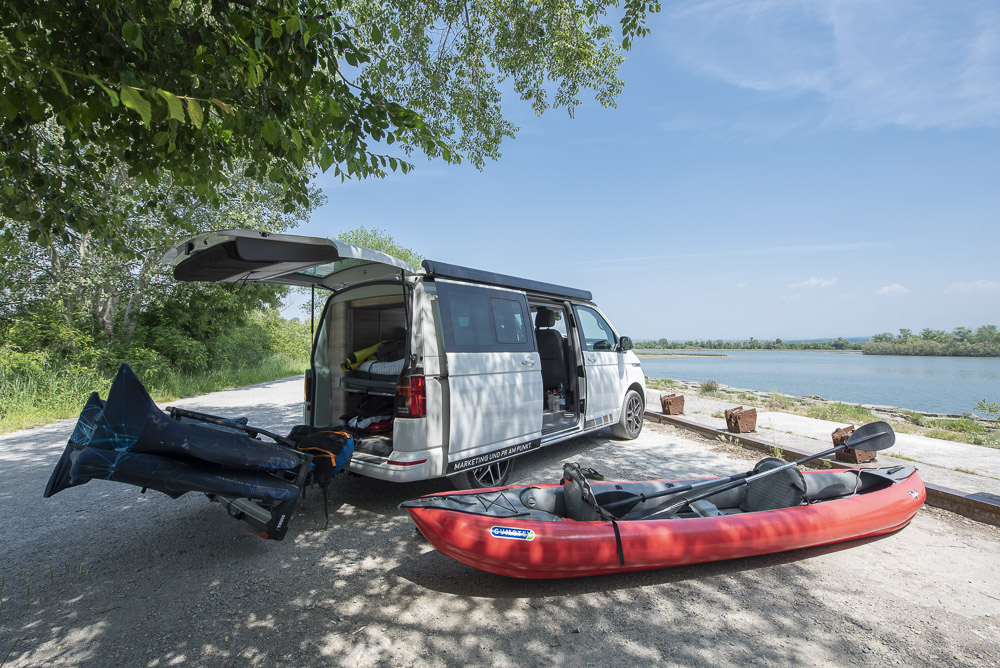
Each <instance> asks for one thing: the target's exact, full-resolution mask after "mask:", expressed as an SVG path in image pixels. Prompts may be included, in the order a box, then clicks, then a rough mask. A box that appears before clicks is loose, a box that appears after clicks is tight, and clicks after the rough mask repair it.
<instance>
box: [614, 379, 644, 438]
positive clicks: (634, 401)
mask: <svg viewBox="0 0 1000 668" xmlns="http://www.w3.org/2000/svg"><path fill="white" fill-rule="evenodd" d="M645 412H646V402H645V401H643V397H642V395H641V394H639V393H638V392H636V391H635V390H629V391H628V392H626V393H625V401H623V402H622V416H621V418H620V419H619V420H618V423H617V424H613V425H611V433H612V434H613V435H614V437H615V438H620V439H622V440H625V441H631V440H632V439H633V438H636V437H637V436H638V435H639V432H641V431H642V420H643V416H644V413H645Z"/></svg>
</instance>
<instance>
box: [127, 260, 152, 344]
mask: <svg viewBox="0 0 1000 668" xmlns="http://www.w3.org/2000/svg"><path fill="white" fill-rule="evenodd" d="M150 257H151V258H153V259H147V260H146V261H145V262H143V264H142V269H141V270H140V271H139V280H138V281H137V282H136V286H135V290H133V291H132V294H131V295H129V298H128V304H127V305H126V306H125V316H124V318H123V320H122V331H121V337H122V343H124V344H125V345H128V344H129V343H131V342H132V336H133V335H134V334H135V328H136V325H137V324H138V323H139V312H140V311H141V310H142V306H143V303H144V302H145V301H146V291H147V290H148V288H149V283H150V281H151V280H152V279H153V273H154V272H155V271H156V267H157V264H158V263H157V260H156V259H155V257H153V254H150Z"/></svg>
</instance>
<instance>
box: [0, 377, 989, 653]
mask: <svg viewBox="0 0 1000 668" xmlns="http://www.w3.org/2000/svg"><path fill="white" fill-rule="evenodd" d="M300 391H301V381H300V380H297V379H295V380H290V381H282V382H276V383H268V384H264V385H260V386H255V387H253V388H249V389H244V390H235V391H230V392H220V393H215V394H211V395H206V396H204V397H199V398H195V399H189V400H185V401H181V402H176V403H177V404H178V405H186V406H189V407H198V408H200V409H202V410H205V411H207V412H219V413H223V414H229V415H236V414H243V413H246V414H249V415H250V417H251V422H252V423H253V424H255V425H257V426H262V427H273V428H279V429H287V428H288V427H289V426H290V425H292V424H294V423H295V422H296V420H297V416H298V405H297V401H298V399H299V396H300ZM241 409H242V410H241ZM71 428H72V423H60V424H57V425H50V426H47V427H43V428H39V429H36V430H31V431H28V432H17V433H14V434H8V435H6V436H3V437H0V503H2V507H3V508H4V511H3V515H2V517H3V523H2V525H0V526H2V528H0V549H2V553H0V577H2V583H3V584H2V589H0V595H2V602H0V663H3V661H4V658H5V657H6V663H5V664H4V665H5V666H36V665H43V664H44V665H91V666H106V665H122V666H145V667H149V668H153V667H159V666H169V665H181V664H186V665H207V666H227V667H229V666H233V667H235V666H257V665H259V666H265V665H274V664H278V663H288V664H290V665H295V666H299V665H301V666H313V665H316V666H350V667H351V668H357V667H360V666H371V665H379V666H383V665H384V666H395V665H439V664H440V665H453V666H458V665H462V666H465V665H472V666H477V665H482V666H487V665H489V666H493V665H496V666H529V665H553V664H554V665H567V664H572V665H606V664H610V663H612V662H614V663H619V664H625V665H664V664H666V665H699V666H700V665H704V666H718V665H727V664H738V665H740V664H748V665H749V664H753V665H762V664H763V665H789V664H803V663H806V664H811V665H830V666H841V665H845V664H858V665H873V666H874V665H879V666H881V665H886V664H890V665H891V664H898V665H928V666H931V665H933V666H947V665H982V666H988V665H992V666H996V665H1000V628H998V627H1000V624H998V621H1000V575H998V573H997V568H996V565H997V564H998V563H1000V530H997V529H995V528H993V527H988V526H984V525H979V524H975V523H972V522H968V521H965V520H962V519H960V518H956V517H955V516H953V515H950V514H948V513H945V512H941V511H935V510H927V509H925V510H922V511H920V513H918V515H917V517H916V518H915V520H914V521H913V523H912V524H911V525H910V526H909V527H907V528H906V529H904V530H902V531H900V532H898V533H896V534H894V535H891V536H888V537H884V538H881V539H876V540H869V541H862V542H860V543H852V544H849V546H848V547H846V548H845V547H843V546H841V547H835V548H819V549H812V550H804V551H799V552H795V553H790V554H782V555H773V556H768V557H757V558H752V559H741V560H736V561H730V562H724V563H719V564H711V565H704V566H692V567H685V568H676V569H671V570H664V571H655V572H645V573H637V574H630V575H620V576H606V577H598V578H587V579H581V580H568V581H550V582H528V581H518V580H511V579H506V578H502V577H499V576H493V575H489V574H486V573H482V572H479V571H476V570H473V569H471V568H468V567H466V566H464V565H462V564H459V563H457V562H455V561H452V560H450V559H448V558H447V557H444V556H442V555H440V554H439V553H438V552H436V551H435V550H433V549H432V548H431V547H430V546H429V545H428V544H427V543H426V542H424V541H423V540H422V539H421V538H420V537H419V535H418V534H417V533H416V532H415V530H414V528H413V525H412V523H411V522H410V521H409V520H408V519H407V518H406V516H405V515H404V514H403V512H402V511H400V510H398V509H397V507H396V506H397V504H398V503H399V502H400V501H402V500H404V499H407V498H410V497H413V496H416V495H419V494H424V493H429V492H431V491H434V490H439V489H445V488H447V487H448V486H447V483H445V482H426V483H419V484H410V485H391V484H388V483H382V482H379V481H375V480H369V479H365V478H359V477H349V476H342V477H340V478H338V479H337V481H336V483H335V484H334V486H333V487H332V488H331V489H332V493H331V495H330V504H329V509H330V514H331V520H330V524H329V526H328V527H326V526H325V521H324V517H323V508H322V501H321V498H320V496H319V495H318V494H312V495H310V496H309V497H308V499H307V500H306V501H305V502H304V503H303V504H301V505H300V507H299V511H298V513H297V516H296V518H295V521H294V523H293V524H292V525H291V529H290V530H289V534H288V537H287V538H286V539H285V540H284V541H283V542H280V543H275V542H271V541H264V540H261V539H260V538H257V537H256V536H253V535H251V534H249V533H247V532H245V531H244V530H243V529H242V528H241V527H242V525H241V524H240V523H238V522H234V521H232V520H230V519H228V518H227V517H225V513H224V512H223V511H222V510H221V509H220V508H219V507H218V506H217V505H215V504H209V503H207V502H206V501H205V499H204V497H197V496H194V495H190V498H188V497H183V498H181V499H179V500H177V501H173V500H170V499H169V498H167V497H166V496H164V495H162V494H159V493H156V492H149V493H147V494H146V495H141V494H139V491H138V490H137V489H136V488H133V487H128V486H124V485H117V484H113V483H102V482H91V483H89V484H87V485H84V486H82V487H78V488H73V489H69V490H66V491H64V492H62V493H60V494H59V495H58V496H56V497H53V498H52V499H42V498H41V492H42V489H43V488H44V486H45V481H46V480H47V478H48V475H49V472H50V470H51V468H52V466H53V464H54V463H55V461H56V459H57V458H58V455H59V453H60V452H61V451H62V447H63V445H64V443H65V439H66V438H67V437H68V435H69V432H70V431H71ZM755 457H756V456H755V455H748V454H746V453H743V452H741V451H739V450H736V449H732V448H726V447H723V446H719V445H715V444H711V443H706V442H705V441H701V440H698V439H696V438H694V437H692V436H690V435H689V434H687V433H682V432H680V431H677V430H674V429H672V428H668V427H661V426H658V425H650V424H648V423H647V425H646V429H645V430H644V432H643V435H642V436H641V437H640V438H639V439H638V440H636V441H633V442H629V443H622V442H619V441H613V440H611V439H610V438H608V437H607V436H606V435H605V434H604V433H601V434H599V435H598V436H594V437H585V438H581V439H577V440H575V441H572V442H570V443H567V444H563V445H558V446H553V447H552V448H548V449H546V450H543V451H541V452H538V453H535V454H532V455H530V456H528V457H526V458H523V459H522V460H520V465H519V468H518V469H517V470H516V472H515V473H516V478H517V479H518V480H519V481H525V482H527V481H532V482H554V481H555V480H556V479H557V478H558V477H559V472H560V464H561V462H563V461H574V460H575V461H580V462H581V463H582V464H584V465H586V466H594V467H595V468H597V469H599V470H601V471H602V472H604V473H605V474H607V475H608V477H609V478H620V479H644V478H646V479H648V478H654V477H683V476H686V475H695V474H714V473H730V472H734V471H738V470H742V469H743V468H745V467H746V460H747V459H753V458H755Z"/></svg>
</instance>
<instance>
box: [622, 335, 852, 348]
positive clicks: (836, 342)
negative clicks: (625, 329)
mask: <svg viewBox="0 0 1000 668" xmlns="http://www.w3.org/2000/svg"><path fill="white" fill-rule="evenodd" d="M634 345H635V347H636V348H641V349H645V350H860V349H861V344H860V343H851V342H850V341H848V340H847V339H845V338H844V337H842V336H840V337H837V338H836V339H830V340H829V341H782V340H781V339H775V340H774V341H767V340H760V339H755V338H754V337H752V336H751V337H750V338H749V339H748V340H746V341H727V340H725V339H715V340H712V339H705V340H702V339H697V340H694V341H670V340H668V339H658V340H655V341H636V342H635V344H634Z"/></svg>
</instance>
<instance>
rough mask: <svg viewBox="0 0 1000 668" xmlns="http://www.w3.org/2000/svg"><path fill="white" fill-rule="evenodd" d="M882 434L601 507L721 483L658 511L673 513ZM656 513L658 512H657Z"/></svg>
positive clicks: (609, 506) (853, 446) (656, 497)
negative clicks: (768, 466)
mask: <svg viewBox="0 0 1000 668" xmlns="http://www.w3.org/2000/svg"><path fill="white" fill-rule="evenodd" d="M883 435H884V434H883V432H879V433H877V434H871V435H869V436H862V437H861V438H859V439H857V440H855V441H854V442H853V443H844V444H843V445H838V446H836V447H834V448H830V449H829V450H824V451H823V452H817V453H816V454H814V455H807V456H805V457H802V458H801V459H796V460H795V461H794V462H788V463H787V464H782V465H781V466H778V467H776V468H773V469H768V470H766V471H761V472H760V473H757V474H753V471H747V472H745V473H735V474H733V475H731V476H727V477H725V478H716V479H714V480H706V481H704V482H698V483H693V484H690V485H682V486H681V487H671V488H670V489H665V490H663V491H661V492H656V493H654V494H640V495H639V496H638V498H635V499H623V500H621V501H615V502H613V503H608V504H602V507H603V508H619V507H621V506H626V505H628V504H630V503H631V504H636V503H639V502H640V501H649V500H650V499H658V498H660V497H663V496H669V495H671V494H678V493H680V492H690V491H691V490H693V489H697V488H699V487H706V486H709V485H717V484H719V483H720V482H721V483H723V486H722V487H713V489H712V490H711V491H710V492H708V493H706V494H702V495H700V496H699V495H695V496H693V497H688V498H685V499H681V500H680V501H678V502H677V503H676V504H674V505H672V506H669V507H667V508H664V509H663V510H662V511H660V512H664V513H666V512H668V511H670V510H671V509H672V508H674V506H677V509H676V510H674V511H673V513H675V512H677V510H680V509H681V508H683V507H684V506H686V505H687V504H689V503H691V502H692V501H699V500H701V499H705V498H708V497H709V496H712V495H713V494H717V493H719V492H725V491H727V490H730V489H733V488H735V487H739V486H740V485H747V484H750V483H751V482H753V481H754V480H760V479H761V478H765V477H767V476H769V475H774V474H775V473H778V472H780V471H787V470H788V469H790V468H792V467H793V466H798V465H799V464H804V463H806V462H808V461H810V460H813V459H817V458H819V457H826V456H827V455H832V454H833V453H835V452H839V451H841V450H852V449H854V448H855V446H857V445H859V444H861V443H865V442H867V441H871V440H873V439H876V438H878V437H880V436H883ZM726 482H732V483H735V484H732V485H726V484H725V483H726ZM678 504H679V505H678ZM673 513H671V514H673ZM657 514H659V513H657Z"/></svg>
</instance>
